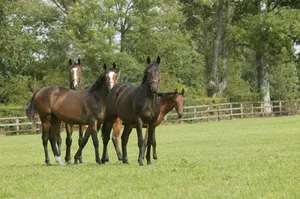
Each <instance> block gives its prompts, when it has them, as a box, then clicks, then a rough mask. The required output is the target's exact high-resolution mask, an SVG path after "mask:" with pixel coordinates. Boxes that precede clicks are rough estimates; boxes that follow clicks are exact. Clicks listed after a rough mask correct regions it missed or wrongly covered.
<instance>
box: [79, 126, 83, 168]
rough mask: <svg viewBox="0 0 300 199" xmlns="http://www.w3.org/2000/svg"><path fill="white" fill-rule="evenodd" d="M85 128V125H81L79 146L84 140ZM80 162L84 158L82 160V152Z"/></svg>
mask: <svg viewBox="0 0 300 199" xmlns="http://www.w3.org/2000/svg"><path fill="white" fill-rule="evenodd" d="M84 128H85V125H79V138H78V146H80V143H81V142H82V140H83V133H84ZM79 163H83V160H82V154H80V156H79Z"/></svg>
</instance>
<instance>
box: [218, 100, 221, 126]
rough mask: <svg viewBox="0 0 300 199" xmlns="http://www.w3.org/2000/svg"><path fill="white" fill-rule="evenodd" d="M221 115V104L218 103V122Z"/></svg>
mask: <svg viewBox="0 0 300 199" xmlns="http://www.w3.org/2000/svg"><path fill="white" fill-rule="evenodd" d="M220 120H221V116H220V104H219V105H218V122H220Z"/></svg>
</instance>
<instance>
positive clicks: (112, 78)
mask: <svg viewBox="0 0 300 199" xmlns="http://www.w3.org/2000/svg"><path fill="white" fill-rule="evenodd" d="M103 68H104V70H105V84H106V86H107V88H108V90H110V89H112V88H113V87H114V86H115V85H116V84H117V73H116V68H117V66H116V64H115V62H113V66H112V67H111V68H107V66H106V64H104V66H103Z"/></svg>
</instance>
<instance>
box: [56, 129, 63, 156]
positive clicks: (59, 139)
mask: <svg viewBox="0 0 300 199" xmlns="http://www.w3.org/2000/svg"><path fill="white" fill-rule="evenodd" d="M61 142H62V139H61V135H60V133H58V134H57V152H58V156H61Z"/></svg>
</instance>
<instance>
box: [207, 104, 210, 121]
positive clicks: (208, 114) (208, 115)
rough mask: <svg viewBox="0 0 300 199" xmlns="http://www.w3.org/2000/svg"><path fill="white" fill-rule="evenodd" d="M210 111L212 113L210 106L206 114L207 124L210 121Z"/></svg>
mask: <svg viewBox="0 0 300 199" xmlns="http://www.w3.org/2000/svg"><path fill="white" fill-rule="evenodd" d="M209 111H210V105H208V107H207V112H206V121H207V122H208V121H209V117H210V113H209Z"/></svg>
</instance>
